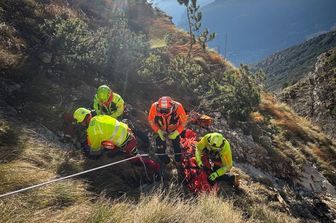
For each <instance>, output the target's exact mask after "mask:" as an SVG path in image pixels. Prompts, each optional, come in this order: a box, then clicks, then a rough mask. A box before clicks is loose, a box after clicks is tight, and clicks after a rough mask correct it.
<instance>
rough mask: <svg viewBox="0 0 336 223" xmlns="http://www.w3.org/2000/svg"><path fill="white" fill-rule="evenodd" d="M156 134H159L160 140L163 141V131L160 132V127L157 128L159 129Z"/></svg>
mask: <svg viewBox="0 0 336 223" xmlns="http://www.w3.org/2000/svg"><path fill="white" fill-rule="evenodd" d="M157 134H158V135H159V137H160V139H161V140H162V141H165V140H166V137H164V135H163V132H162V130H161V129H159V131H158V132H157Z"/></svg>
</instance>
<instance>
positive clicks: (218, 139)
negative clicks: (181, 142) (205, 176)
mask: <svg viewBox="0 0 336 223" xmlns="http://www.w3.org/2000/svg"><path fill="white" fill-rule="evenodd" d="M195 158H196V162H197V165H198V167H200V168H203V167H204V164H203V161H202V159H203V160H204V159H209V160H211V161H212V163H213V166H212V167H207V168H212V170H213V172H212V173H211V174H210V176H209V180H210V181H215V180H223V181H227V182H229V183H231V184H232V185H234V186H238V185H239V181H238V178H236V177H235V176H234V175H233V174H231V173H229V172H230V170H231V168H232V154H231V148H230V143H229V142H228V140H226V139H225V138H224V137H223V135H222V134H220V133H209V134H206V135H205V136H204V137H203V138H202V139H201V140H200V141H199V142H198V143H197V146H196V151H195Z"/></svg>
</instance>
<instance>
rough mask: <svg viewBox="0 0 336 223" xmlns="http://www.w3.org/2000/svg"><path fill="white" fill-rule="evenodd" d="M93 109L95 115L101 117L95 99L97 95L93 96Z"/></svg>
mask: <svg viewBox="0 0 336 223" xmlns="http://www.w3.org/2000/svg"><path fill="white" fill-rule="evenodd" d="M93 109H94V110H95V111H96V113H97V115H101V111H100V106H99V102H98V99H97V95H95V97H94V99H93Z"/></svg>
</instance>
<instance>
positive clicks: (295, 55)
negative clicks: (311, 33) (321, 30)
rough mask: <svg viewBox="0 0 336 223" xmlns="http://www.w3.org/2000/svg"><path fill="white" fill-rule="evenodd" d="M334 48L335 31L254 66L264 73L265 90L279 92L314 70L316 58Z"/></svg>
mask: <svg viewBox="0 0 336 223" xmlns="http://www.w3.org/2000/svg"><path fill="white" fill-rule="evenodd" d="M334 47H336V31H332V32H329V33H326V34H322V35H320V36H318V37H315V38H313V39H311V40H308V41H306V42H304V43H302V44H300V45H297V46H294V47H291V48H288V49H286V50H283V51H281V52H278V53H275V54H274V55H272V56H270V57H268V58H266V59H265V60H263V61H261V62H260V63H258V64H257V65H256V68H257V69H263V70H264V71H265V72H266V75H267V79H266V83H267V88H269V89H270V90H280V89H281V88H283V87H285V86H288V85H292V84H294V83H295V82H297V81H298V80H300V79H301V78H303V77H306V76H307V74H308V72H309V71H312V70H313V69H314V65H315V63H316V61H317V57H318V56H319V55H320V54H321V53H324V52H326V51H328V50H330V49H332V48H334Z"/></svg>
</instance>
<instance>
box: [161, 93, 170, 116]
mask: <svg viewBox="0 0 336 223" xmlns="http://www.w3.org/2000/svg"><path fill="white" fill-rule="evenodd" d="M157 111H158V112H159V113H160V114H162V115H170V114H171V113H172V111H173V100H172V99H171V97H169V96H164V97H161V98H160V99H159V100H158V104H157Z"/></svg>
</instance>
